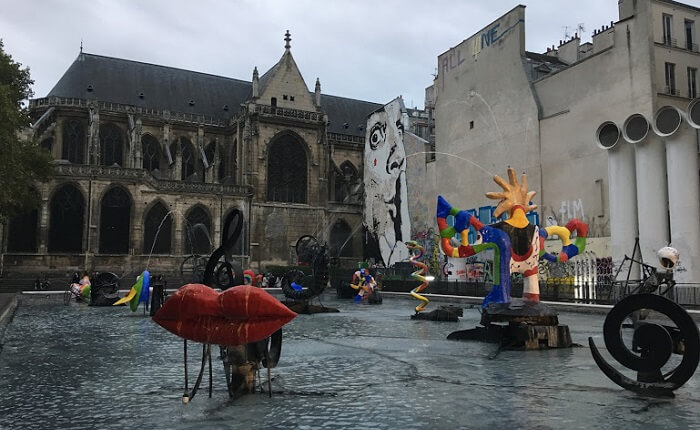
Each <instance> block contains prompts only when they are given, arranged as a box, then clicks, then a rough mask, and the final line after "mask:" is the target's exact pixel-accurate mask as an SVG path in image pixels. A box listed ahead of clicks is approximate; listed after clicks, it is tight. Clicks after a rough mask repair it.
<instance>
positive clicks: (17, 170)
mask: <svg viewBox="0 0 700 430" xmlns="http://www.w3.org/2000/svg"><path fill="white" fill-rule="evenodd" d="M20 67H21V64H19V63H16V62H15V61H14V60H13V59H12V56H11V55H9V54H7V53H6V52H5V50H4V45H3V43H2V40H0V221H4V220H5V219H7V218H8V217H11V216H13V215H16V214H20V213H22V212H25V211H27V210H29V209H32V208H35V207H37V206H38V205H39V203H40V200H39V196H38V195H37V193H36V192H35V188H34V184H35V182H36V181H45V180H47V179H48V178H49V177H50V176H51V174H52V171H53V169H52V165H51V155H50V154H49V153H48V152H47V151H46V150H44V149H42V148H40V147H39V145H38V143H37V142H36V141H34V140H32V139H28V138H26V137H23V136H22V133H23V132H24V131H26V130H27V128H28V127H29V126H30V117H29V109H28V108H27V107H26V106H24V105H23V103H24V102H25V101H26V100H28V99H29V98H30V97H31V96H32V95H33V92H32V90H31V88H30V85H32V84H33V83H34V81H32V80H31V78H30V76H29V69H28V68H24V69H21V68H20Z"/></svg>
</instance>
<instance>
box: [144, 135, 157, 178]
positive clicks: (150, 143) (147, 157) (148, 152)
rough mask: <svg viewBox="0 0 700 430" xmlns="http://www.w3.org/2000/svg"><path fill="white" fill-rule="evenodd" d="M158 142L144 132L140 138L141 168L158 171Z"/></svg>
mask: <svg viewBox="0 0 700 430" xmlns="http://www.w3.org/2000/svg"><path fill="white" fill-rule="evenodd" d="M160 152H161V151H160V144H159V143H158V141H157V140H156V138H155V137H153V136H151V135H150V134H144V135H143V137H142V138H141V154H142V156H143V168H144V169H146V170H147V171H149V172H153V171H154V170H158V171H160V159H161V154H160Z"/></svg>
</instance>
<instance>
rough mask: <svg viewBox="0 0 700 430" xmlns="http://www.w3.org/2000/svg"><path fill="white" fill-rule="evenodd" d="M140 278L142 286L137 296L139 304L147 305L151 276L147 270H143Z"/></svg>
mask: <svg viewBox="0 0 700 430" xmlns="http://www.w3.org/2000/svg"><path fill="white" fill-rule="evenodd" d="M141 276H142V277H143V284H142V287H141V294H139V303H148V299H149V298H150V296H151V295H150V288H149V287H150V286H151V274H150V273H149V272H148V270H144V271H143V273H142V274H141Z"/></svg>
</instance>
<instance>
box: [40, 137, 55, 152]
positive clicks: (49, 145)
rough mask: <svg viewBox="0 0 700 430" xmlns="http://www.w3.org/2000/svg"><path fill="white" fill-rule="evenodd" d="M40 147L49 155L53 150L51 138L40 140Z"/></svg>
mask: <svg viewBox="0 0 700 430" xmlns="http://www.w3.org/2000/svg"><path fill="white" fill-rule="evenodd" d="M40 146H41V147H42V148H43V149H45V150H47V151H49V153H51V151H52V150H53V137H47V138H46V139H44V140H42V141H41V144H40Z"/></svg>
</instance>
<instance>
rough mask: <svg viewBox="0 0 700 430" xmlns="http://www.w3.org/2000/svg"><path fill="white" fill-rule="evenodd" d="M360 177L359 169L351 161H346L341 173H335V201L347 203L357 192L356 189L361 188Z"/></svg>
mask: <svg viewBox="0 0 700 430" xmlns="http://www.w3.org/2000/svg"><path fill="white" fill-rule="evenodd" d="M359 182H360V180H359V177H358V174H357V169H356V168H355V166H353V165H352V163H351V162H349V161H344V162H343V164H341V165H340V171H339V172H338V171H336V172H335V186H334V188H335V196H334V200H335V201H338V202H347V201H348V200H350V199H351V198H352V196H353V194H354V193H355V192H356V190H354V188H355V187H356V186H359Z"/></svg>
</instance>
